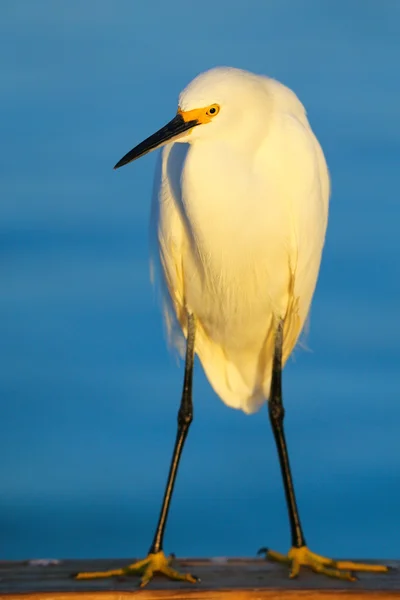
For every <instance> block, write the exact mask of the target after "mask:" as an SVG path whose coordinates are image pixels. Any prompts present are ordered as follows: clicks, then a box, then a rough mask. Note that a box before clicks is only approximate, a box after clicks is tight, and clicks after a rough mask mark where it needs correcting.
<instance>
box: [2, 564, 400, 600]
mask: <svg viewBox="0 0 400 600" xmlns="http://www.w3.org/2000/svg"><path fill="white" fill-rule="evenodd" d="M129 562H131V560H129V561H128V560H122V559H121V560H117V559H112V560H111V559H101V560H64V561H60V562H59V563H58V564H53V565H48V566H41V565H35V564H30V563H29V562H28V561H25V562H7V561H4V562H0V598H4V599H5V600H39V599H40V600H78V599H80V598H82V599H83V600H132V598H140V599H141V600H184V599H187V600H211V599H212V600H233V599H235V600H265V599H268V600H273V599H278V598H279V599H280V600H297V599H299V600H300V599H306V598H309V599H310V600H328V599H329V600H332V599H333V598H340V600H361V599H363V600H365V599H366V597H371V598H373V599H374V600H380V599H382V600H383V599H385V600H386V599H388V598H397V599H399V600H400V562H396V561H371V562H384V563H385V564H388V565H389V566H390V567H392V568H391V570H390V571H389V573H385V574H369V573H361V574H360V575H359V580H358V581H356V582H354V583H349V582H344V581H340V580H336V579H330V578H328V577H324V576H321V575H316V574H315V573H312V572H310V571H308V570H304V571H302V572H301V574H300V576H299V578H297V579H294V580H291V579H288V571H287V569H285V568H284V567H283V566H281V565H278V564H274V563H270V562H266V561H265V560H263V559H238V558H232V559H181V560H177V564H178V565H179V567H180V568H182V570H183V571H187V572H192V573H194V574H195V575H197V576H198V577H200V578H201V583H199V584H195V585H192V584H189V583H185V582H183V583H182V582H173V581H168V580H166V579H164V578H161V577H157V578H155V579H154V580H153V581H152V582H151V583H150V584H149V586H148V587H147V588H146V589H144V590H138V587H137V586H138V579H137V578H134V577H124V578H122V577H120V578H113V579H98V580H81V581H76V580H75V579H73V577H72V576H71V574H72V573H76V572H78V571H92V570H93V571H99V570H105V569H113V568H118V567H121V566H123V565H127V564H129ZM367 562H368V561H367Z"/></svg>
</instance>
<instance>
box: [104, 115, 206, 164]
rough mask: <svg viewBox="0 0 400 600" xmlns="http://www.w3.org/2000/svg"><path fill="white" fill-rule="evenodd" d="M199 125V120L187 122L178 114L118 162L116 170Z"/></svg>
mask: <svg viewBox="0 0 400 600" xmlns="http://www.w3.org/2000/svg"><path fill="white" fill-rule="evenodd" d="M199 124H200V123H199V121H198V120H197V119H195V120H193V121H185V120H184V119H183V116H182V115H181V113H178V114H177V115H176V117H174V118H173V119H172V121H170V122H169V123H167V124H166V125H164V127H161V129H159V130H158V131H156V133H153V135H151V136H150V137H148V138H147V139H145V140H144V141H143V142H141V143H140V144H138V145H137V146H135V147H134V148H133V149H132V150H130V151H129V152H128V153H127V154H125V156H124V157H123V158H121V160H120V161H118V162H117V164H116V165H115V167H114V169H119V168H120V167H123V166H124V165H127V164H128V163H130V162H132V161H133V160H136V159H137V158H140V157H141V156H144V155H145V154H147V153H148V152H151V151H152V150H155V149H156V148H159V147H160V146H162V145H163V144H166V143H167V142H169V141H170V140H172V139H173V138H175V137H177V136H179V135H181V134H182V133H185V131H188V130H189V129H192V128H193V127H195V126H196V125H199Z"/></svg>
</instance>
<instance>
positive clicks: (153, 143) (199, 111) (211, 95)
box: [114, 67, 271, 169]
mask: <svg viewBox="0 0 400 600" xmlns="http://www.w3.org/2000/svg"><path fill="white" fill-rule="evenodd" d="M265 81H267V80H266V79H265ZM269 101H271V99H270V97H269V95H268V91H267V86H266V85H265V83H264V80H263V79H261V78H260V77H258V76H255V75H253V74H251V73H248V72H247V71H242V70H240V69H233V68H228V67H217V68H214V69H211V70H209V71H206V72H205V73H201V74H200V75H198V76H197V77H196V78H195V79H193V81H191V83H189V85H188V86H187V87H186V88H185V89H184V90H183V91H182V92H181V94H180V96H179V105H178V110H177V113H176V115H175V117H174V118H173V119H172V120H171V121H170V122H169V123H167V125H165V126H164V127H162V128H161V129H159V130H158V131H156V133H153V135H151V136H150V137H148V138H147V139H145V140H144V141H143V142H141V143H140V144H138V145H137V146H135V148H133V149H132V150H130V151H129V152H128V153H127V154H125V156H124V157H123V158H121V160H120V161H119V162H118V163H117V164H116V165H115V167H114V168H115V169H118V168H119V167H122V166H124V165H126V164H128V163H130V162H132V161H133V160H136V159H137V158H140V157H141V156H143V155H144V154H147V153H148V152H151V151H152V150H155V149H156V148H160V147H161V146H164V145H165V144H167V143H168V142H171V141H174V142H184V143H193V142H195V141H196V140H201V139H203V140H211V139H214V140H215V139H224V140H230V141H234V142H235V143H236V144H242V145H243V144H246V142H251V143H255V144H256V143H257V140H258V139H259V138H261V137H262V136H263V132H264V125H265V114H266V107H267V103H268V102H269Z"/></svg>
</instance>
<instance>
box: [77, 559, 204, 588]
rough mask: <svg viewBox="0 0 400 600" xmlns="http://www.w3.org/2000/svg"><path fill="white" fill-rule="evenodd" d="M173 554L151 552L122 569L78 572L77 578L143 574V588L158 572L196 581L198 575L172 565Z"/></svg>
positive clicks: (174, 577)
mask: <svg viewBox="0 0 400 600" xmlns="http://www.w3.org/2000/svg"><path fill="white" fill-rule="evenodd" d="M173 558H174V557H173V556H168V557H167V556H165V554H164V552H157V553H155V554H149V555H148V556H147V557H146V558H144V559H143V560H139V561H137V562H134V563H132V564H131V565H128V566H127V567H124V568H122V569H111V570H110V571H97V572H96V571H94V572H88V573H78V574H77V575H76V576H75V578H76V579H101V578H103V577H121V576H122V577H126V576H127V575H141V579H140V587H141V588H143V587H144V586H145V585H147V584H148V583H149V581H150V580H151V579H153V577H154V575H155V574H156V573H161V574H162V575H165V577H168V578H169V579H173V580H174V581H190V583H196V581H199V579H198V577H195V576H194V575H189V574H188V573H187V574H186V573H179V572H178V571H175V569H172V568H171V567H170V564H171V562H172V560H173Z"/></svg>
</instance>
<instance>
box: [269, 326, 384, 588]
mask: <svg viewBox="0 0 400 600" xmlns="http://www.w3.org/2000/svg"><path fill="white" fill-rule="evenodd" d="M282 347H283V321H280V323H279V324H278V327H277V330H276V335H275V351H274V359H273V366H272V379H271V393H270V399H269V405H268V408H269V417H270V421H271V425H272V431H273V434H274V438H275V442H276V447H277V450H278V456H279V464H280V467H281V473H282V478H283V485H284V489H285V496H286V504H287V508H288V515H289V523H290V529H291V534H292V547H291V549H290V550H289V552H288V554H281V553H280V552H275V551H273V550H268V549H267V548H262V549H261V550H260V551H259V552H260V553H262V554H263V553H264V552H265V554H266V558H268V559H269V560H272V561H275V562H280V563H283V564H286V565H288V566H289V567H290V577H297V575H298V574H299V572H300V569H301V567H308V568H310V569H312V570H313V571H315V572H316V573H322V574H323V575H327V576H328V577H334V578H336V579H344V580H346V581H354V579H355V576H354V574H353V571H367V572H371V573H386V572H387V571H388V567H386V566H385V565H372V564H365V563H356V562H352V561H344V560H333V559H331V558H327V557H325V556H320V555H319V554H316V553H315V552H311V550H309V548H308V547H307V545H306V540H305V538H304V534H303V530H302V527H301V523H300V516H299V511H298V508H297V502H296V496H295V493H294V485H293V479H292V473H291V469H290V463H289V453H288V449H287V445H286V438H285V432H284V428H283V420H284V416H285V410H284V407H283V401H282Z"/></svg>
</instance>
